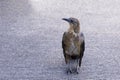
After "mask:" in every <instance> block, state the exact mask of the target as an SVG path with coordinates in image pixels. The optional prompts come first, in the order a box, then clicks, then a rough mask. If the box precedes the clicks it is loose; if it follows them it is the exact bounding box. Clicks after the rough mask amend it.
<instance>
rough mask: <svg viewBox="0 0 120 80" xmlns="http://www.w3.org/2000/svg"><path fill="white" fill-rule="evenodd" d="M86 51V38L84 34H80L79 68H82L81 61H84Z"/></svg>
mask: <svg viewBox="0 0 120 80" xmlns="http://www.w3.org/2000/svg"><path fill="white" fill-rule="evenodd" d="M84 51H85V38H84V35H83V33H80V61H79V66H81V61H82V57H83V55H84Z"/></svg>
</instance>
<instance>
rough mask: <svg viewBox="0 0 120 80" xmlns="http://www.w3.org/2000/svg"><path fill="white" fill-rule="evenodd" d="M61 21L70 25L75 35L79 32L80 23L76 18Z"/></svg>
mask: <svg viewBox="0 0 120 80" xmlns="http://www.w3.org/2000/svg"><path fill="white" fill-rule="evenodd" d="M62 20H65V21H67V22H68V23H69V24H70V27H71V28H73V30H74V32H75V33H79V31H80V23H79V20H78V19H76V18H72V17H71V18H63V19H62Z"/></svg>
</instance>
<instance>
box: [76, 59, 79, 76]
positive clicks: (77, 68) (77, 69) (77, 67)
mask: <svg viewBox="0 0 120 80" xmlns="http://www.w3.org/2000/svg"><path fill="white" fill-rule="evenodd" d="M78 71H79V59H77V65H76V71H75V73H77V74H79V72H78Z"/></svg>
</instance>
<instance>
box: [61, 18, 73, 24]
mask: <svg viewBox="0 0 120 80" xmlns="http://www.w3.org/2000/svg"><path fill="white" fill-rule="evenodd" d="M62 20H65V21H67V22H69V23H70V22H71V20H70V19H67V18H62Z"/></svg>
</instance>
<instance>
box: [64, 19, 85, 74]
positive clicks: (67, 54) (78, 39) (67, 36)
mask: <svg viewBox="0 0 120 80" xmlns="http://www.w3.org/2000/svg"><path fill="white" fill-rule="evenodd" d="M63 20H65V21H67V22H69V24H70V27H69V29H68V31H67V32H64V34H63V38H62V48H63V54H64V58H65V62H66V64H68V67H69V72H77V73H78V68H79V67H80V66H81V61H82V57H83V55H84V50H85V41H84V35H83V33H80V23H79V21H78V19H76V18H68V19H66V18H63ZM74 63H77V64H75V70H74V71H73V69H72V68H71V64H74Z"/></svg>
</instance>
